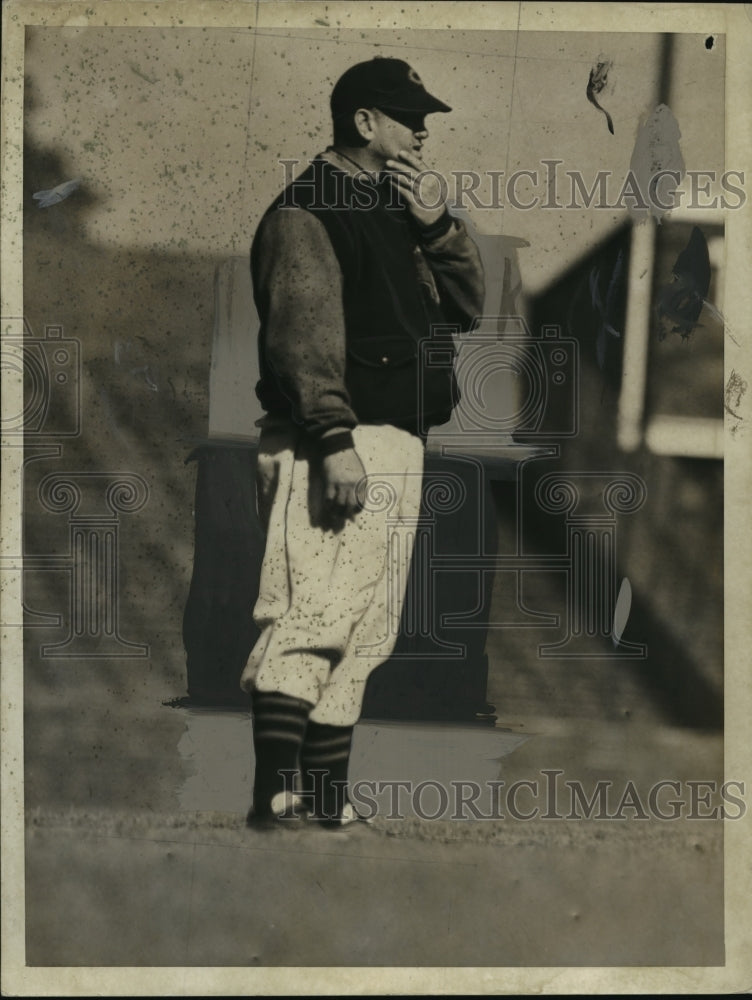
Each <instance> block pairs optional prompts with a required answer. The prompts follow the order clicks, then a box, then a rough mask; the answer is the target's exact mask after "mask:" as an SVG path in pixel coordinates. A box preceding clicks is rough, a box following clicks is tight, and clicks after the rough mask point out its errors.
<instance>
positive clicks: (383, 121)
mask: <svg viewBox="0 0 752 1000" xmlns="http://www.w3.org/2000/svg"><path fill="white" fill-rule="evenodd" d="M371 114H372V129H373V133H374V134H373V138H372V139H371V141H370V142H369V144H368V150H369V152H370V153H373V154H374V155H375V156H376V157H378V158H379V159H380V160H381V161H382V163H386V161H387V160H396V159H397V157H398V154H399V151H400V150H401V149H405V150H407V151H408V152H409V153H415V154H416V155H417V156H420V155H421V150H422V148H423V143H424V142H425V141H426V139H427V138H428V130H427V129H426V126H425V115H424V114H423V113H422V112H402V111H389V112H386V111H379V110H378V109H377V108H374V109H373V111H372V112H371Z"/></svg>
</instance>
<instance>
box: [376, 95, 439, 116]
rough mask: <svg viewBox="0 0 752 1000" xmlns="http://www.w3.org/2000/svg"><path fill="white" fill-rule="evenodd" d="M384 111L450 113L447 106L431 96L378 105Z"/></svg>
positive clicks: (418, 96) (401, 99)
mask: <svg viewBox="0 0 752 1000" xmlns="http://www.w3.org/2000/svg"><path fill="white" fill-rule="evenodd" d="M379 107H380V108H383V110H384V111H422V112H423V114H426V115H430V114H431V113H432V112H434V111H451V110H452V109H451V108H450V107H449V105H448V104H444V102H443V101H440V100H439V99H438V97H434V96H433V94H429V93H427V92H426V93H424V94H416V95H415V97H414V98H411V97H408V98H405V97H404V96H403V97H401V98H400V100H399V101H389V102H388V103H385V104H379Z"/></svg>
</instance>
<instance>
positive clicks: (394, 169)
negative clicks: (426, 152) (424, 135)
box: [386, 149, 447, 226]
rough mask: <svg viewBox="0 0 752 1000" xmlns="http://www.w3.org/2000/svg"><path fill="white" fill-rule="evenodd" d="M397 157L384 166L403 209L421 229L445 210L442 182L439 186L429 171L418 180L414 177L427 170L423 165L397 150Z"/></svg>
mask: <svg viewBox="0 0 752 1000" xmlns="http://www.w3.org/2000/svg"><path fill="white" fill-rule="evenodd" d="M398 155H399V159H398V160H387V161H386V165H387V167H388V169H389V172H390V174H391V176H392V178H393V181H394V184H395V186H396V187H397V190H398V191H399V192H400V194H401V195H402V198H403V200H404V203H405V206H406V207H407V210H408V211H409V212H410V213H411V214H412V215H413V216H414V217H415V218H416V219H417V220H418V222H420V223H422V224H423V225H424V226H430V225H432V223H434V222H438V220H439V219H440V218H441V216H442V215H443V214H444V212H445V211H446V205H445V203H444V199H445V197H446V193H447V185H446V182H444V183H443V184H442V182H441V180H440V179H439V178H438V177H437V176H436V174H435V173H433V172H432V173H430V174H426V175H425V176H423V177H421V178H420V180H418V179H417V178H418V176H419V175H420V174H421V173H423V172H424V171H426V170H428V167H427V166H426V165H425V163H424V162H423V161H422V160H421V159H420V157H418V156H416V154H415V153H409V152H408V151H407V150H405V149H401V150H400V151H399V154H398ZM426 206H430V207H426Z"/></svg>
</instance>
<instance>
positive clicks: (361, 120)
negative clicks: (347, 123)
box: [353, 108, 375, 142]
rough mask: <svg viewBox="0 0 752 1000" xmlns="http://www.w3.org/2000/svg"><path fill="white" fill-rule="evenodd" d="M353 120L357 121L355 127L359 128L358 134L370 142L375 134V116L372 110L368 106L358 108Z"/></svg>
mask: <svg viewBox="0 0 752 1000" xmlns="http://www.w3.org/2000/svg"><path fill="white" fill-rule="evenodd" d="M353 121H354V122H355V128H356V129H357V130H358V135H360V136H361V138H363V139H365V140H366V141H367V142H370V141H371V139H373V136H374V130H373V126H374V122H375V118H374V115H373V112H372V111H369V110H368V108H358V110H357V111H356V112H355V114H354V116H353Z"/></svg>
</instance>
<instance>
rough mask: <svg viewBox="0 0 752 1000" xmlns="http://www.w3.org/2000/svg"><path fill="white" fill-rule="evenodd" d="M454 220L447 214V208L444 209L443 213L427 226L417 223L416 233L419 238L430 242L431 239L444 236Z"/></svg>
mask: <svg viewBox="0 0 752 1000" xmlns="http://www.w3.org/2000/svg"><path fill="white" fill-rule="evenodd" d="M453 222H454V219H453V217H452V216H451V215H450V214H449V212H448V210H447V209H445V210H444V214H443V215H442V216H441V217H440V218H438V219H437V220H436V222H432V223H431V224H430V225H429V226H423V225H421V224H420V223H418V235H419V236H420V238H421V240H423V241H424V242H426V243H430V242H431V241H432V240H436V239H438V238H439V237H440V236H444V235H445V234H446V233H448V232H449V230H450V229H451V228H452V223H453Z"/></svg>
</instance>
